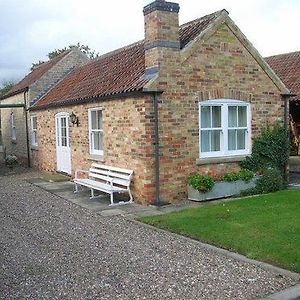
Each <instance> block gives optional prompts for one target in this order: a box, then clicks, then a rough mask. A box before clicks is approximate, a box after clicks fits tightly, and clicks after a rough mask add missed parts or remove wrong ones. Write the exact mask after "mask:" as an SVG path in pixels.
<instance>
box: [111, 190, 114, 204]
mask: <svg viewBox="0 0 300 300" xmlns="http://www.w3.org/2000/svg"><path fill="white" fill-rule="evenodd" d="M110 205H114V193H113V192H112V193H111V194H110Z"/></svg>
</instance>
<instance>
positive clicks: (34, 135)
mask: <svg viewBox="0 0 300 300" xmlns="http://www.w3.org/2000/svg"><path fill="white" fill-rule="evenodd" d="M31 145H32V146H37V145H38V140H37V117H31Z"/></svg>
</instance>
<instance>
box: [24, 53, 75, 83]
mask: <svg viewBox="0 0 300 300" xmlns="http://www.w3.org/2000/svg"><path fill="white" fill-rule="evenodd" d="M70 52H71V49H68V50H65V51H63V52H61V53H59V54H57V55H56V56H54V57H53V58H51V59H48V60H46V61H44V62H42V63H40V64H39V65H38V66H36V67H34V68H33V70H32V71H34V70H36V69H38V68H41V67H44V66H45V65H47V64H49V63H50V62H52V60H53V59H57V58H59V57H60V56H61V58H60V59H59V60H58V61H57V62H59V61H60V60H61V59H63V58H64V57H65V56H66V55H68V54H69V53H70ZM32 71H31V72H32ZM31 72H30V73H31ZM30 73H28V74H27V75H29V74H30ZM27 75H26V76H27ZM26 76H25V77H26Z"/></svg>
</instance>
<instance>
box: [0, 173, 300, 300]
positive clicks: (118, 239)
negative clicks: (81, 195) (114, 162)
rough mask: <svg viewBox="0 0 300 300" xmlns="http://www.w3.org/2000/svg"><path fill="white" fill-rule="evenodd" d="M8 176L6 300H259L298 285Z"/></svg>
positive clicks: (3, 200)
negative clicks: (79, 204)
mask: <svg viewBox="0 0 300 300" xmlns="http://www.w3.org/2000/svg"><path fill="white" fill-rule="evenodd" d="M32 176H35V175H34V173H30V172H29V173H25V174H23V175H12V176H0V226H1V233H0V266H1V273H0V293H1V294H0V298H1V299H122V300H123V299H124V300H125V299H131V300H132V299H214V300H215V299H258V298H262V297H264V296H266V295H268V294H272V293H274V292H276V291H278V290H281V289H283V288H286V287H289V286H291V285H293V284H295V283H296V282H295V280H294V279H291V278H288V277H283V276H281V275H278V274H275V273H271V272H269V271H264V270H262V269H260V268H259V267H257V266H254V265H251V264H248V263H243V262H240V261H236V260H234V259H230V258H228V257H225V256H222V255H220V254H217V253H215V252H213V251H212V250H208V249H206V248H204V247H202V246H201V245H200V244H199V245H197V244H196V243H193V242H190V241H187V240H186V239H181V238H178V237H177V236H175V235H173V234H171V233H162V232H160V231H156V230H153V229H152V228H147V227H144V226H142V225H139V224H136V223H133V222H131V221H129V220H126V219H124V218H123V217H110V218H108V217H106V218H105V217H102V216H100V215H99V214H97V213H95V212H91V211H88V210H85V209H83V208H80V207H78V206H75V205H74V204H72V203H69V202H67V201H65V200H63V199H61V198H59V197H57V196H55V195H53V194H50V193H47V192H45V191H44V190H41V189H40V188H38V187H36V186H33V185H31V184H29V183H28V182H26V181H24V179H25V178H26V177H27V178H29V177H32Z"/></svg>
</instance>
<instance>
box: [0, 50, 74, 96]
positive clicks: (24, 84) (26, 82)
mask: <svg viewBox="0 0 300 300" xmlns="http://www.w3.org/2000/svg"><path fill="white" fill-rule="evenodd" d="M70 51H71V50H67V51H64V52H62V53H60V54H59V55H57V56H55V57H54V58H53V59H51V60H49V61H47V62H44V63H42V64H41V65H39V66H38V67H36V68H35V69H33V70H32V71H31V72H30V73H29V74H28V75H26V76H25V77H24V78H23V79H22V80H21V81H20V82H18V83H17V84H15V85H14V86H13V87H12V88H11V89H10V90H9V91H8V92H7V93H6V94H5V96H4V97H3V98H7V97H9V96H12V95H15V94H17V93H18V92H22V91H23V90H25V89H26V88H28V87H29V86H30V85H32V84H33V83H35V82H36V81H37V80H38V79H40V78H41V77H42V76H43V75H44V74H45V73H46V72H47V71H48V70H50V69H51V68H52V67H53V66H54V65H55V64H56V63H58V62H59V61H60V60H61V59H62V58H63V57H65V56H66V55H67V54H68V53H69V52H70Z"/></svg>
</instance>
